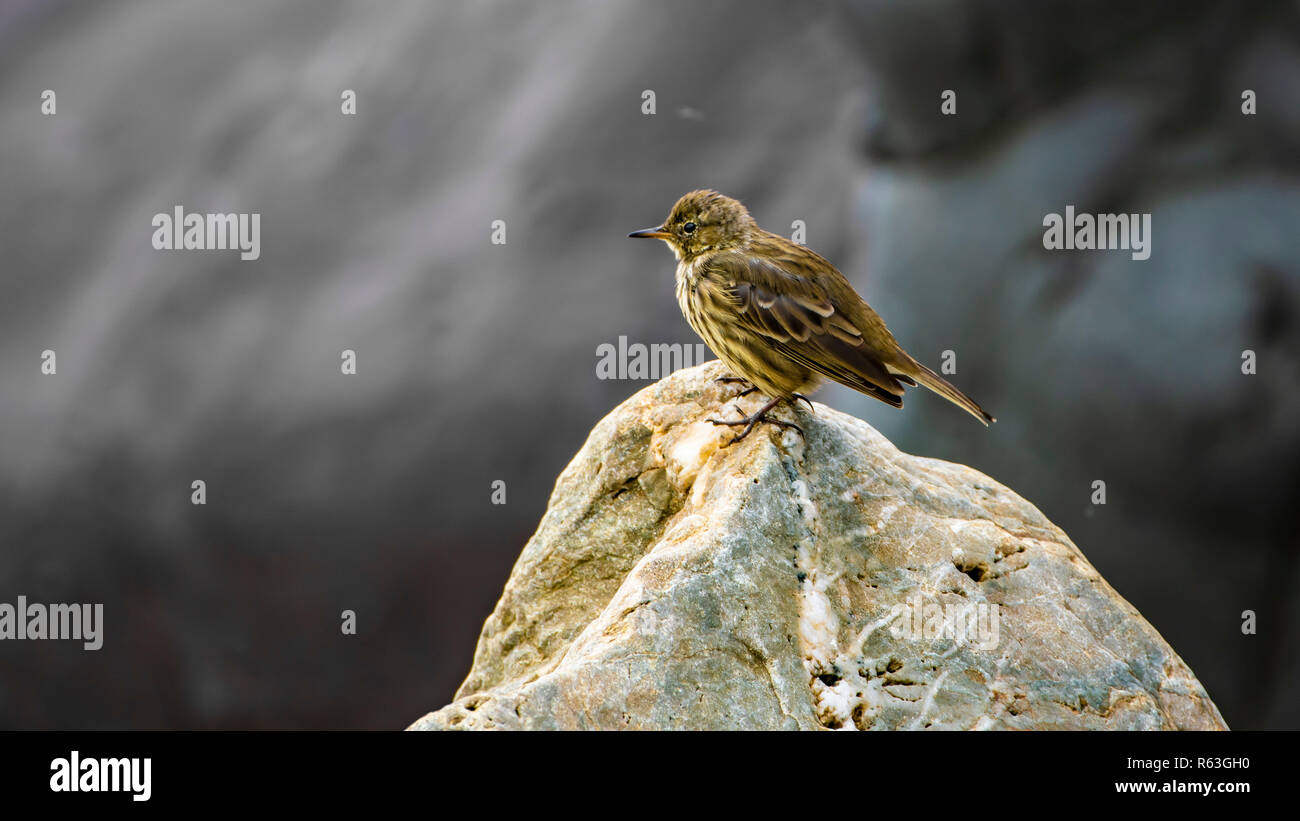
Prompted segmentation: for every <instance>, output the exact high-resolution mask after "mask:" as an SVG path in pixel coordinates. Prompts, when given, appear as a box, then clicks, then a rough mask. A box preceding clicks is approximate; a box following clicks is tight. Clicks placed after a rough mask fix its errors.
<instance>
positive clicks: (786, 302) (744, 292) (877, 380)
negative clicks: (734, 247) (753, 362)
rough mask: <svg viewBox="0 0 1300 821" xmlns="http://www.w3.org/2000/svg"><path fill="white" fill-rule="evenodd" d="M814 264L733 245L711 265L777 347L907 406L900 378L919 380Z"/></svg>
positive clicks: (747, 323) (740, 308)
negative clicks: (881, 348) (837, 297)
mask: <svg viewBox="0 0 1300 821" xmlns="http://www.w3.org/2000/svg"><path fill="white" fill-rule="evenodd" d="M809 256H810V257H811V256H812V254H811V252H809ZM815 259H816V261H817V262H821V260H820V258H815ZM811 264H812V263H811V262H810V261H807V260H802V259H799V258H798V257H796V256H790V255H781V256H760V255H757V254H752V253H745V252H743V251H730V252H725V253H721V254H717V255H715V256H714V257H713V258H712V259H710V260H709V262H708V263H707V267H708V268H709V269H712V270H711V271H710V276H711V277H712V276H713V275H715V274H716V275H717V277H718V279H720V280H721V284H722V285H723V287H725V288H726V290H727V294H728V297H729V299H730V301H731V302H732V304H733V305H734V307H735V310H736V317H735V319H736V320H737V321H738V322H740V323H741V325H743V326H744V327H746V328H748V329H749V330H751V331H753V332H755V333H757V334H760V335H761V336H763V337H765V338H766V339H767V340H768V341H769V343H770V344H771V345H772V347H773V348H775V349H777V350H779V351H780V352H782V353H783V354H785V355H786V356H788V357H790V358H791V359H793V360H794V361H796V362H798V363H800V364H802V365H804V366H805V367H807V368H810V369H812V370H814V371H816V372H818V373H820V374H823V375H824V376H827V377H830V378H831V379H834V380H835V381H837V382H840V383H842V384H844V385H847V386H849V387H851V388H855V389H857V390H860V391H862V392H864V393H867V394H870V395H871V396H874V397H876V398H877V399H881V400H883V401H885V402H888V403H889V404H891V405H894V406H896V407H902V404H903V403H902V396H903V387H902V385H900V384H899V379H902V380H903V381H906V382H909V383H911V384H913V385H914V384H916V383H915V382H912V380H911V379H908V378H907V377H905V376H901V375H899V374H894V373H890V371H889V370H888V369H886V367H885V364H884V363H883V362H882V361H881V359H880V357H879V356H878V354H876V352H875V351H873V350H872V349H871V347H870V346H869V345H868V344H867V343H866V341H865V340H864V339H863V336H862V331H861V330H860V329H859V328H857V327H855V326H854V324H853V322H851V321H850V320H849V318H848V317H847V316H846V315H845V313H844V311H842V310H841V309H840V308H838V307H837V306H836V305H835V304H834V303H833V302H832V301H831V299H830V297H829V295H828V294H827V293H826V290H825V289H824V288H822V287H821V286H819V285H818V284H817V283H816V282H815V281H813V280H812V279H811V277H810V276H809V275H808V274H810V273H811V271H810V270H809V267H810V265H811ZM822 264H826V265H829V263H822Z"/></svg>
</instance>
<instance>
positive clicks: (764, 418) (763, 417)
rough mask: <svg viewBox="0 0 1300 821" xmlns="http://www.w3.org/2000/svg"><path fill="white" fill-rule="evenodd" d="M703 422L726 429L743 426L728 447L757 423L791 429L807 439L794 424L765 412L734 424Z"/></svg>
mask: <svg viewBox="0 0 1300 821" xmlns="http://www.w3.org/2000/svg"><path fill="white" fill-rule="evenodd" d="M705 421H707V422H711V423H712V424H714V425H727V426H728V427H737V426H739V425H744V426H745V428H744V430H742V431H741V432H740V433H738V434H736V435H735V436H733V437H732V438H731V441H729V442H727V444H728V445H734V444H736V443H737V442H739V441H740V440H741V439H744V438H745V437H746V436H748V435H749V432H750V431H752V430H753V429H754V426H755V425H757V424H758V423H759V422H767V423H769V424H772V425H776V426H777V427H779V428H791V429H794V430H797V431H799V435H800V436H803V437H804V438H805V439H806V438H807V436H806V435H805V434H804V432H803V428H801V427H799V426H798V425H796V424H795V423H794V422H787V421H785V420H784V419H777V418H776V417H774V416H768V415H767V412H766V411H759V412H758V413H755V414H751V415H749V416H746V417H744V418H742V419H737V420H736V421H734V422H732V421H728V420H726V419H708V420H705Z"/></svg>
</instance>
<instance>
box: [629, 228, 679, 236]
mask: <svg viewBox="0 0 1300 821" xmlns="http://www.w3.org/2000/svg"><path fill="white" fill-rule="evenodd" d="M628 236H629V237H637V238H638V239H640V238H643V237H644V238H647V239H669V238H671V237H672V234H670V233H669V232H667V231H665V230H664V227H663V226H662V225H661V226H659V227H658V228H643V229H642V230H640V231H633V232H632V233H630V234H628Z"/></svg>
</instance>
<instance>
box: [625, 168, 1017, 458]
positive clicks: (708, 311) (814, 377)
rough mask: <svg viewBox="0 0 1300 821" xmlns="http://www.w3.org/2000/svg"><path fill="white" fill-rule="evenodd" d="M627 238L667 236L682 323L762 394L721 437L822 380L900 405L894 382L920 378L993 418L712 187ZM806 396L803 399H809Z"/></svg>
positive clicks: (824, 265) (844, 289) (814, 260)
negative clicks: (753, 410) (753, 409)
mask: <svg viewBox="0 0 1300 821" xmlns="http://www.w3.org/2000/svg"><path fill="white" fill-rule="evenodd" d="M628 236H629V237H652V238H654V239H661V240H663V241H664V242H666V243H668V247H669V248H671V249H672V251H673V253H674V254H675V255H676V256H677V302H678V304H679V305H681V308H682V313H684V314H685V315H686V321H687V322H689V323H690V324H691V327H692V328H694V329H695V332H696V333H697V334H699V335H700V337H701V338H702V339H703V340H704V341H705V342H706V343H708V346H709V347H710V348H712V349H713V352H714V353H715V354H717V355H718V359H720V360H722V363H723V364H724V365H726V366H727V367H728V368H729V369H730V370H731V371H732V373H734V374H735V375H736V376H735V377H724V379H726V380H727V381H738V382H749V383H750V384H751V385H752V386H753V387H752V388H750V389H749V390H746V391H745V392H744V393H742V394H741V395H742V396H743V395H744V394H745V393H749V392H751V391H753V390H759V391H762V392H763V393H764V394H766V395H767V396H769V397H771V401H769V402H768V403H767V404H765V405H763V407H762V408H760V409H759V410H758V411H757V412H756V413H754V414H752V415H750V416H747V417H745V418H743V419H741V420H739V421H735V422H730V421H723V420H720V419H710V420H709V421H710V422H712V423H714V424H715V425H734V426H740V425H743V426H744V430H742V431H741V432H740V433H739V434H738V435H737V436H736V437H735V438H733V439H732V440H731V441H732V442H733V443H734V442H739V441H740V440H741V439H743V438H745V436H747V435H748V434H749V432H750V431H751V430H753V428H754V426H755V425H756V424H758V423H759V422H770V423H772V424H775V425H779V426H781V427H793V428H795V429H796V430H799V432H800V433H803V431H802V430H800V429H799V428H798V426H797V425H792V424H791V423H789V422H784V421H782V420H779V419H775V418H771V417H768V416H767V414H768V412H769V411H771V410H772V409H773V408H775V407H776V406H777V405H778V404H779V403H781V402H782V401H785V402H793V401H794V400H796V399H803V400H804V401H808V400H807V397H805V396H804V393H806V392H812V391H813V390H814V389H816V388H817V386H818V385H819V384H821V382H822V381H823V380H824V379H826V378H830V379H834V380H835V381H836V382H839V383H840V384H841V385H847V386H849V387H850V388H854V389H855V390H859V391H861V392H862V393H865V394H867V395H868V396H874V397H875V398H877V399H879V400H880V401H882V402H885V403H888V404H890V405H893V406H894V407H896V408H901V407H903V385H904V384H906V385H911V386H913V387H915V386H916V385H917V384H918V383H919V384H921V385H924V386H925V387H927V388H929V389H930V390H932V391H934V392H935V393H937V394H939V395H940V396H942V397H943V398H945V399H947V400H949V401H950V402H952V403H954V404H956V405H958V406H960V407H961V408H963V409H965V410H966V411H968V412H969V413H970V414H971V415H973V416H974V417H975V418H976V419H979V420H980V421H981V422H983V423H984V424H985V425H987V424H988V423H990V422H993V421H995V420H994V419H993V417H992V416H990V415H989V414H988V413H986V412H985V411H984V409H983V408H981V407H980V406H979V405H977V404H976V403H975V401H974V400H972V399H971V398H970V397H969V396H967V395H966V394H964V393H962V392H961V391H959V390H957V389H956V388H955V387H953V386H952V385H951V384H949V383H948V381H947V380H946V379H944V378H943V377H942V376H940V375H939V374H937V373H935V372H934V371H932V370H930V369H929V368H927V367H926V366H924V365H922V364H921V363H920V362H917V361H916V360H915V359H913V358H912V357H910V356H908V354H907V352H906V351H904V350H903V349H902V347H901V346H900V345H899V344H898V342H896V341H895V340H894V335H893V334H891V333H890V332H889V329H888V328H886V327H885V323H884V322H882V321H881V319H880V317H879V316H877V314H876V312H875V311H873V310H872V309H871V306H870V305H868V304H867V303H866V302H865V301H864V300H863V299H862V297H860V296H858V293H857V291H855V290H853V286H852V285H850V284H849V281H848V280H847V279H845V278H844V275H843V274H841V273H840V272H839V271H838V270H836V269H835V266H834V265H831V264H830V263H829V262H827V261H826V260H825V259H824V258H822V257H821V256H818V255H817V254H815V253H813V252H812V251H810V250H808V249H807V248H805V247H804V246H802V245H799V244H797V243H794V242H791V241H789V240H787V239H786V238H785V237H782V236H779V235H777V234H773V233H771V232H768V231H764V230H763V229H762V228H759V227H758V223H756V222H755V221H754V218H753V217H751V216H750V215H749V211H747V210H746V209H745V206H744V205H742V204H741V203H739V202H738V201H736V200H733V199H732V198H730V197H725V196H723V195H722V194H719V193H718V192H716V191H707V190H706V191H692V192H690V193H689V194H687V195H685V196H684V197H682V198H681V199H679V200H678V201H677V204H676V205H674V206H673V210H672V213H670V214H669V215H668V219H667V220H665V221H664V224H663V225H660V226H659V227H658V228H647V229H646V230H644V231H634V232H632V233H631V234H628ZM811 404H812V403H811V402H810V403H809V406H810V407H811Z"/></svg>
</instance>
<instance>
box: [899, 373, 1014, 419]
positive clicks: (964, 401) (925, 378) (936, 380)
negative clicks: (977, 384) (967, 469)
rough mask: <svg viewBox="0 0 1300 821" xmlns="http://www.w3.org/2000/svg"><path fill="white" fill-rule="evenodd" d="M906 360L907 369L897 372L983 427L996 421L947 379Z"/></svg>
mask: <svg viewBox="0 0 1300 821" xmlns="http://www.w3.org/2000/svg"><path fill="white" fill-rule="evenodd" d="M908 359H909V360H910V361H909V362H908V363H907V367H906V368H905V369H904V368H899V370H903V371H904V373H905V374H906V375H907V376H910V377H912V378H913V379H915V380H916V381H917V382H919V383H921V384H922V385H924V386H925V387H927V388H929V389H930V390H932V391H934V392H935V393H937V394H939V395H940V396H942V397H943V398H944V399H947V400H948V401H949V402H951V403H953V404H954V405H956V406H958V407H959V408H962V409H963V410H965V411H966V412H967V413H969V414H970V415H971V416H974V417H975V418H976V419H978V420H980V421H981V422H983V423H984V424H985V425H988V423H990V422H996V421H998V420H996V419H994V418H993V416H992V415H990V414H989V412H988V411H986V410H984V409H983V408H981V407H980V406H979V403H978V402H976V401H975V400H974V399H971V398H970V397H969V396H967V395H966V394H964V393H962V392H961V391H959V390H957V388H955V387H954V386H953V384H952V383H951V382H949V381H948V380H947V379H944V378H943V377H942V376H940V375H939V374H937V373H935V372H934V371H932V370H930V369H929V368H927V367H926V366H924V365H922V364H921V363H920V362H917V361H916V360H915V359H912V358H911V357H908Z"/></svg>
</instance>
